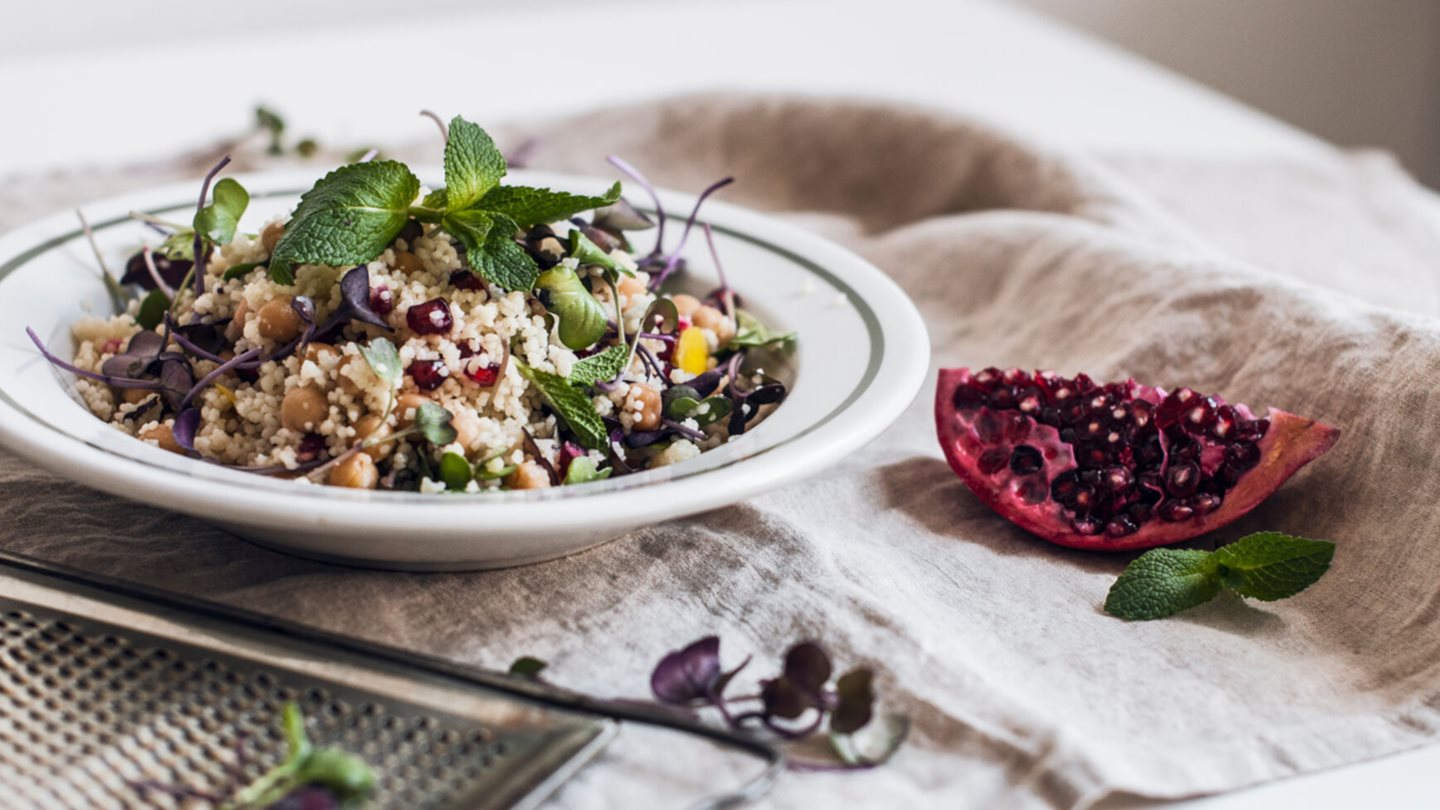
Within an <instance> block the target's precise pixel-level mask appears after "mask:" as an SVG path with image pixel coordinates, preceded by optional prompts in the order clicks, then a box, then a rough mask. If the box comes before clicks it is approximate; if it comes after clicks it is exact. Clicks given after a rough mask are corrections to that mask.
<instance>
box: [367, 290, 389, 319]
mask: <svg viewBox="0 0 1440 810" xmlns="http://www.w3.org/2000/svg"><path fill="white" fill-rule="evenodd" d="M370 309H371V310H372V311H373V312H374V313H375V314H376V315H389V314H390V312H391V310H393V309H395V293H393V292H391V291H390V288H389V287H386V286H385V285H384V284H381V285H380V286H378V287H375V288H374V289H372V290H371V291H370Z"/></svg>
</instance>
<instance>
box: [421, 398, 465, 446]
mask: <svg viewBox="0 0 1440 810" xmlns="http://www.w3.org/2000/svg"><path fill="white" fill-rule="evenodd" d="M450 419H451V415H450V411H448V410H446V409H445V407H444V406H441V405H436V404H435V403H433V402H426V403H425V404H423V405H421V406H420V408H419V409H418V410H416V412H415V428H416V429H417V430H418V431H419V432H420V435H421V436H424V437H425V441H428V442H430V443H431V444H433V445H435V446H436V447H440V446H443V445H447V444H449V443H451V442H453V441H455V436H456V435H457V434H456V433H455V428H453V427H451V426H450Z"/></svg>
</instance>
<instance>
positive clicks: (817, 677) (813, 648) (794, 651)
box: [785, 641, 831, 694]
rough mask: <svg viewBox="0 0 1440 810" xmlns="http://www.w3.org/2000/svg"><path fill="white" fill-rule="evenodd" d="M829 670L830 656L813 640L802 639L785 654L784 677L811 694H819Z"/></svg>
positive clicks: (828, 678)
mask: <svg viewBox="0 0 1440 810" xmlns="http://www.w3.org/2000/svg"><path fill="white" fill-rule="evenodd" d="M830 671H831V668H830V656H828V655H826V654H825V651H824V650H822V649H820V645H819V644H816V643H815V642H813V641H802V642H800V643H799V644H796V645H795V646H794V647H791V648H790V651H789V652H787V653H786V654H785V677H786V678H788V679H789V680H790V682H791V683H793V684H795V686H796V687H797V688H799V689H802V690H804V691H806V692H809V693H811V694H819V692H820V688H821V687H823V686H824V685H825V682H826V681H828V680H830Z"/></svg>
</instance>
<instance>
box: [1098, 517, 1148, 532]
mask: <svg viewBox="0 0 1440 810" xmlns="http://www.w3.org/2000/svg"><path fill="white" fill-rule="evenodd" d="M1139 530H1140V526H1139V525H1138V524H1136V523H1135V521H1134V520H1133V519H1131V517H1130V516H1129V515H1116V516H1115V517H1114V518H1112V519H1111V521H1110V522H1109V523H1107V524H1105V533H1106V534H1108V535H1110V536H1111V537H1124V536H1126V535H1129V534H1134V533H1135V532H1137V531H1139Z"/></svg>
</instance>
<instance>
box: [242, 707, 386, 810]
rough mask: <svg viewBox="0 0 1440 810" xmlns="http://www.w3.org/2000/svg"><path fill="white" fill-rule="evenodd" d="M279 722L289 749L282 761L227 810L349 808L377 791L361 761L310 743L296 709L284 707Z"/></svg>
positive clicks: (336, 749) (373, 777) (367, 769)
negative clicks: (250, 809) (255, 809)
mask: <svg viewBox="0 0 1440 810" xmlns="http://www.w3.org/2000/svg"><path fill="white" fill-rule="evenodd" d="M281 722H282V725H283V728H284V732H285V743H286V747H287V754H286V756H285V759H283V760H281V761H280V763H279V764H278V765H276V766H275V767H273V768H271V769H270V770H268V771H266V772H265V773H264V774H262V775H261V776H260V778H259V779H256V780H255V781H254V782H251V783H250V784H249V785H247V786H245V787H244V788H242V789H241V790H240V791H239V792H238V793H236V794H235V797H234V798H233V799H232V800H231V801H230V802H228V803H227V804H226V805H225V807H226V808H228V809H229V810H249V808H273V807H287V808H288V807H292V806H293V807H296V808H301V807H303V808H312V807H342V806H352V805H354V804H356V803H358V802H361V801H363V800H364V799H365V798H366V797H367V796H369V795H370V793H371V791H373V790H374V789H375V774H374V772H373V771H371V770H370V766H369V765H366V764H365V761H364V760H362V759H360V758H359V757H357V756H354V755H353V754H348V753H346V752H344V751H341V750H340V749H338V748H322V747H316V746H315V745H314V744H313V743H311V742H310V737H309V735H307V734H306V733H305V717H304V715H302V714H301V713H300V707H299V706H297V705H295V704H294V703H287V704H285V709H284V710H283V712H282V713H281ZM327 800H328V803H327Z"/></svg>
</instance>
